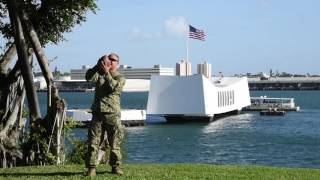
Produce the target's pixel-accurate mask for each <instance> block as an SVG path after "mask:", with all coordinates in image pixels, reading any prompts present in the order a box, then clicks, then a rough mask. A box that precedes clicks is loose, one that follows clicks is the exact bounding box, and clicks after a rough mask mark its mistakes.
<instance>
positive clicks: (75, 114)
mask: <svg viewBox="0 0 320 180" xmlns="http://www.w3.org/2000/svg"><path fill="white" fill-rule="evenodd" d="M67 116H68V117H72V118H74V119H75V120H76V121H78V122H82V123H83V126H84V127H87V126H88V125H89V123H90V121H91V119H92V111H91V109H69V110H67ZM121 123H122V124H123V125H124V126H126V127H131V126H145V125H146V110H141V109H122V110H121Z"/></svg>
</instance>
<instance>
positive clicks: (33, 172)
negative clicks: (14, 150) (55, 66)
mask: <svg viewBox="0 0 320 180" xmlns="http://www.w3.org/2000/svg"><path fill="white" fill-rule="evenodd" d="M123 169H124V172H125V174H124V175H123V176H117V175H113V174H110V167H109V166H106V165H100V166H98V168H97V177H96V178H94V179H137V180H141V179H156V180H158V179H166V180H167V179H195V180H197V179H289V180H292V179H297V180H300V179H308V180H309V179H320V169H303V168H277V167H264V166H236V165H210V164H125V165H123ZM84 171H85V169H84V165H60V166H44V167H36V166H28V167H16V168H7V169H0V179H8V180H9V179H10V180H11V179H20V180H24V179H54V180H57V179H91V178H89V177H85V176H83V174H84Z"/></svg>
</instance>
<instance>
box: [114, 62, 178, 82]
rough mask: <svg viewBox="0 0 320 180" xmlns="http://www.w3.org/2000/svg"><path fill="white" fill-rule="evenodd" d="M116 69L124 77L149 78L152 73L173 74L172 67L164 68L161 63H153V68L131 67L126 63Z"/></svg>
mask: <svg viewBox="0 0 320 180" xmlns="http://www.w3.org/2000/svg"><path fill="white" fill-rule="evenodd" d="M118 71H119V72H120V73H121V74H122V75H124V77H125V78H126V79H150V78H151V76H152V75H160V76H174V69H173V68H165V67H161V65H154V66H153V68H131V67H128V66H127V65H121V66H120V67H119V69H118Z"/></svg>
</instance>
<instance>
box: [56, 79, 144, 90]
mask: <svg viewBox="0 0 320 180" xmlns="http://www.w3.org/2000/svg"><path fill="white" fill-rule="evenodd" d="M54 82H55V84H56V85H57V87H58V88H59V90H60V91H70V92H72V91H81V92H82V91H94V87H95V85H94V83H92V82H87V81H86V80H55V81H54ZM149 83H150V80H147V79H126V84H125V85H124V87H123V89H122V91H124V92H144V91H149Z"/></svg>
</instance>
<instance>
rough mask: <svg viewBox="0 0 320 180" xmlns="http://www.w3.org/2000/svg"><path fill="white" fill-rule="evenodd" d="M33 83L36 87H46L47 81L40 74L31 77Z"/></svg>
mask: <svg viewBox="0 0 320 180" xmlns="http://www.w3.org/2000/svg"><path fill="white" fill-rule="evenodd" d="M33 83H34V87H35V88H36V89H46V88H47V82H46V80H45V78H44V77H43V76H42V75H40V76H35V77H34V79H33Z"/></svg>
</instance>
